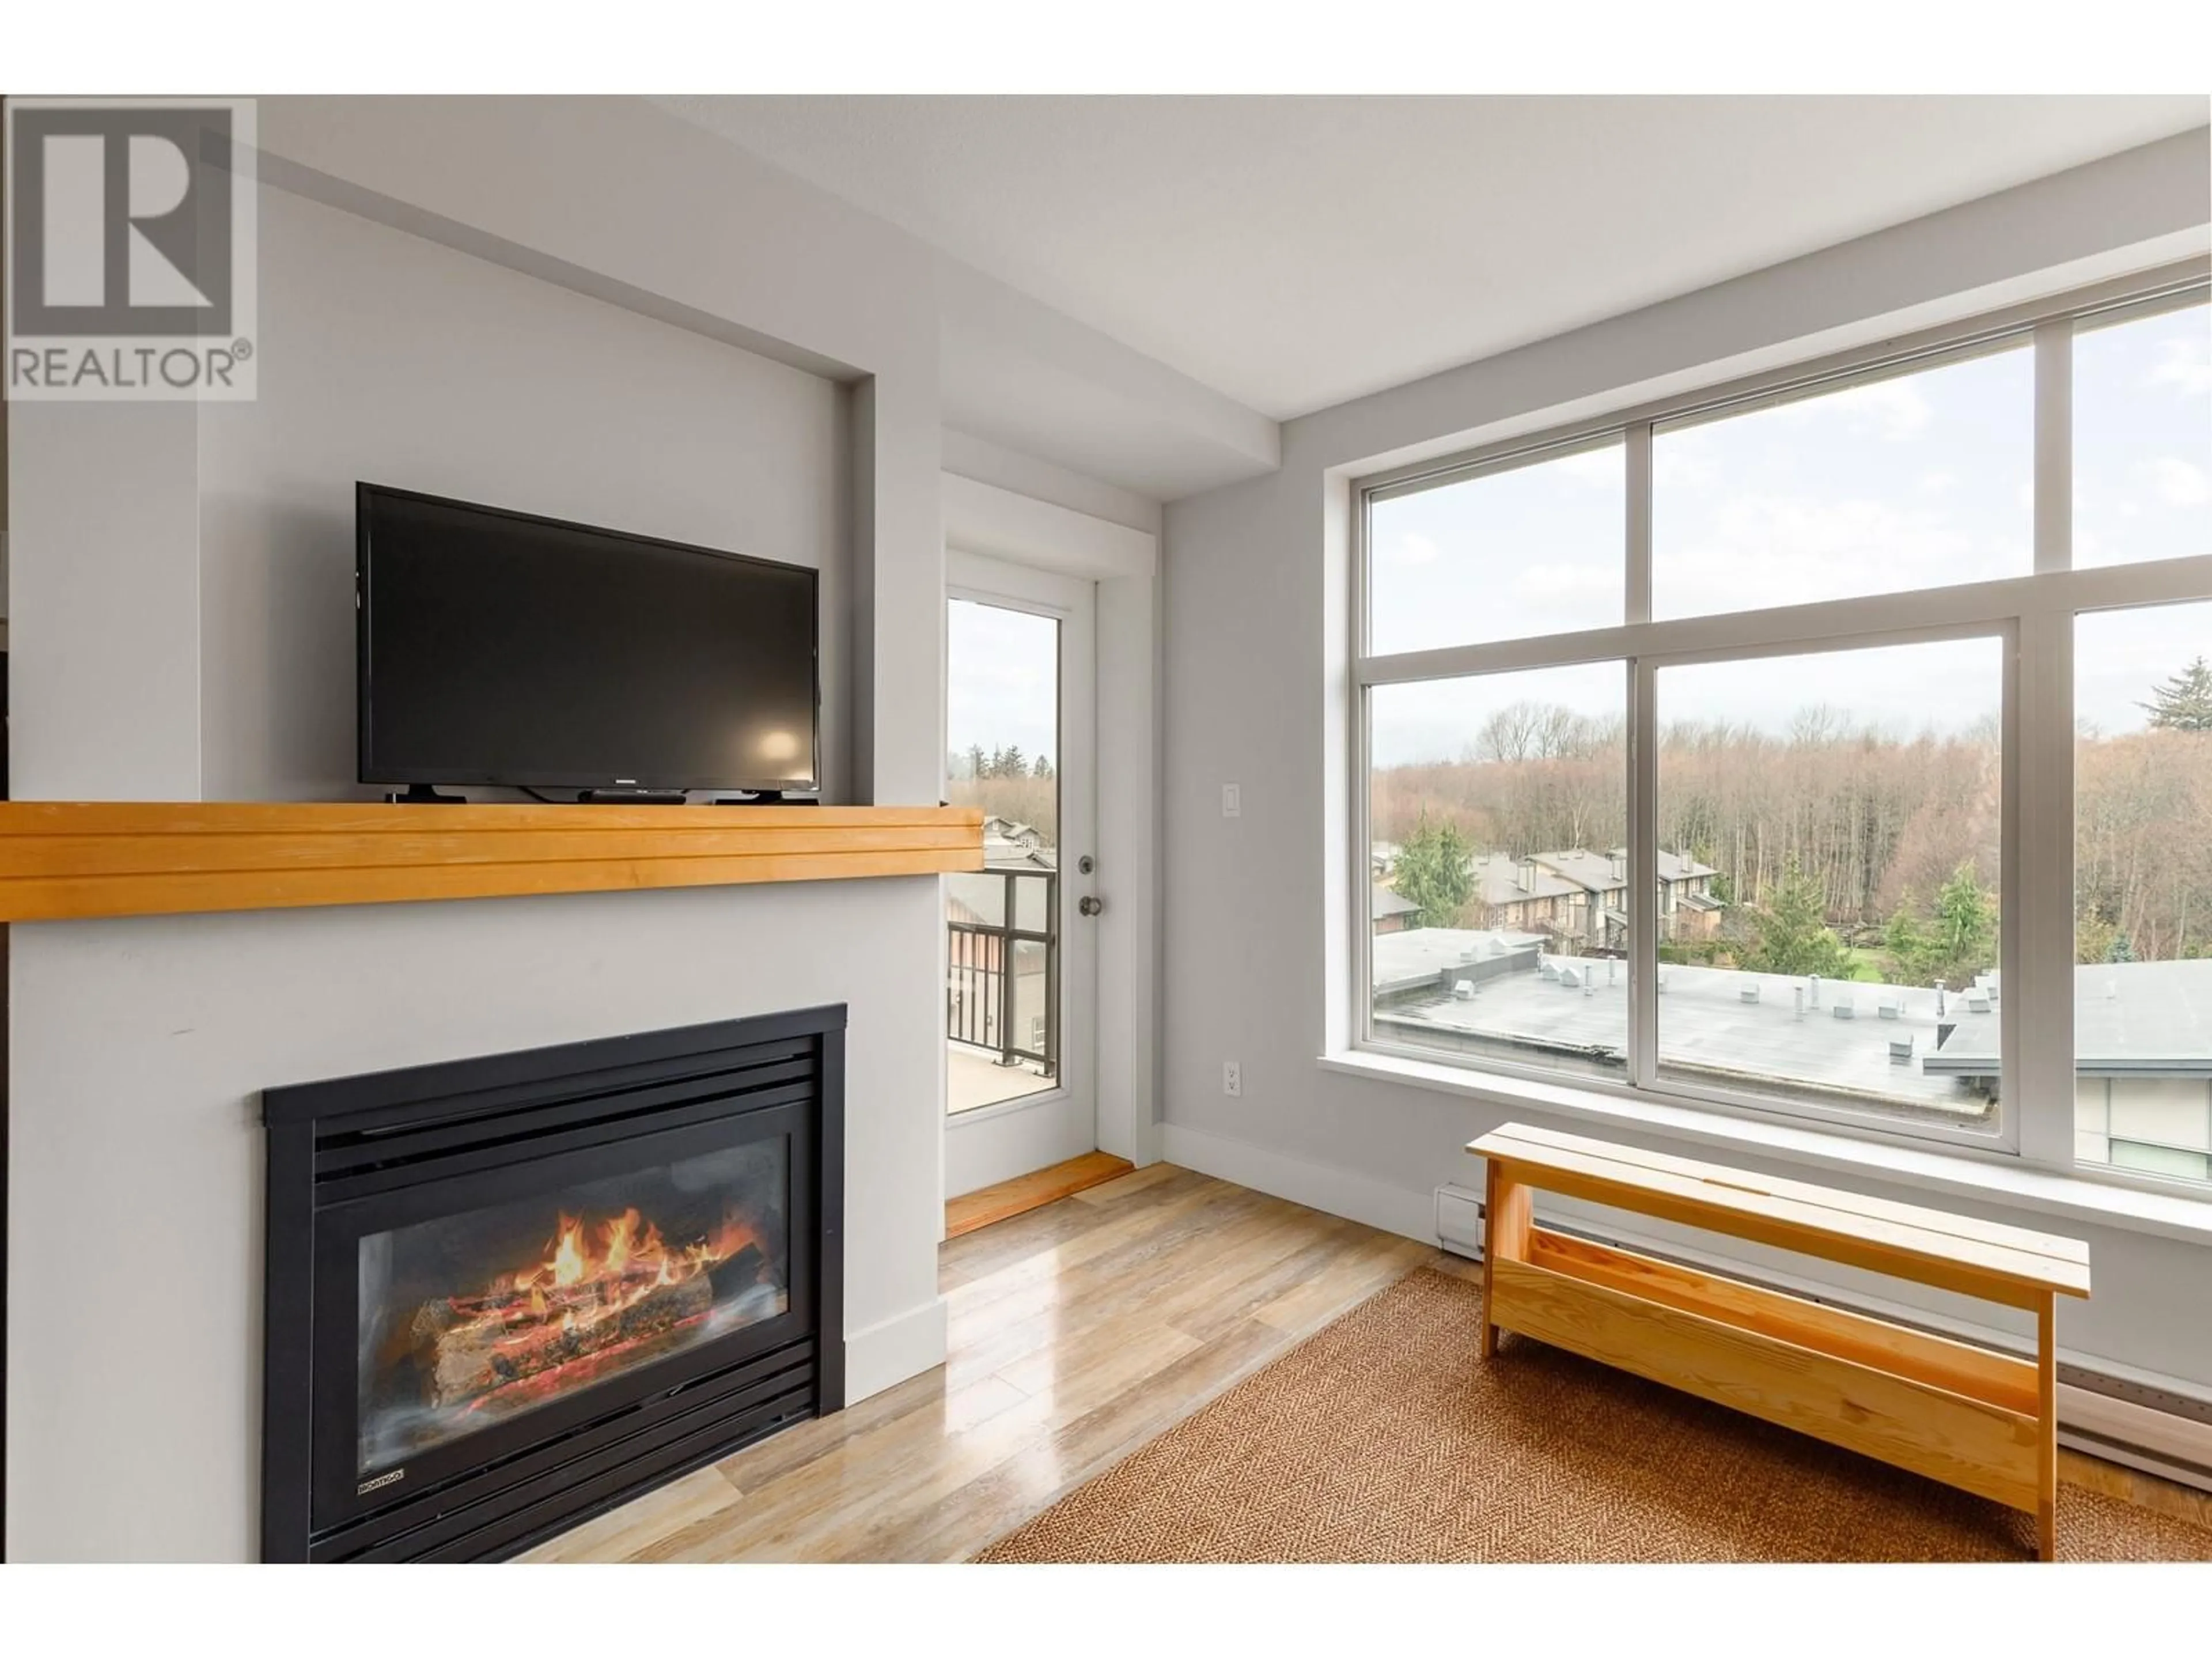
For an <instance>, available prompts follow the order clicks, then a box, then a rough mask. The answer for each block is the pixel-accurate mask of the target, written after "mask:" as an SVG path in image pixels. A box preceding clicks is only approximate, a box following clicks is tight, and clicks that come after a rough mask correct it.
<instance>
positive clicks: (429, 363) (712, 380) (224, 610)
mask: <svg viewBox="0 0 2212 1659" xmlns="http://www.w3.org/2000/svg"><path fill="white" fill-rule="evenodd" d="M260 247H261V259H260V263H261V276H262V299H261V333H262V339H263V350H262V367H263V373H264V380H263V382H262V386H261V396H260V398H259V400H258V402H254V403H249V404H209V405H207V406H206V407H205V408H204V409H203V410H201V412H200V429H199V459H198V489H199V547H200V557H199V571H200V590H199V609H200V639H201V650H202V654H203V664H204V672H203V678H202V689H201V701H200V710H199V715H200V726H201V733H202V750H201V753H202V760H201V766H202V793H204V795H205V796H206V797H207V798H208V799H213V800H265V799H302V800H335V799H345V798H346V797H347V796H348V795H349V794H356V793H358V794H369V793H374V792H371V791H366V790H362V789H360V788H359V787H358V786H356V784H355V783H354V781H353V779H354V673H353V649H354V644H353V641H354V629H353V598H352V595H353V564H354V540H353V484H354V481H355V480H356V478H364V479H368V480H369V481H370V482H372V483H391V484H397V485H399V486H401V487H402V488H404V489H422V490H428V491H429V492H430V493H431V494H433V495H456V496H459V497H462V498H464V499H466V500H470V501H486V502H489V503H491V504H493V505H495V506H500V507H514V508H516V509H518V510H520V511H522V512H526V513H544V514H546V515H548V516H550V517H553V518H558V519H574V520H582V521H584V522H586V523H592V524H603V525H607V526H612V527H614V528H617V529H621V530H629V531H635V532H640V533H642V534H646V535H652V536H665V537H667V538H671V540H675V541H683V542H691V543H696V544H700V545H702V546H707V547H714V548H720V549H723V550H728V551H731V552H736V553H748V554H753V555H756V556H759V557H763V558H769V559H780V560H782V561H784V562H787V563H793V564H805V565H811V566H814V567H815V568H818V569H820V570H822V571H823V581H824V592H823V647H824V657H825V660H824V661H823V674H822V681H823V694H824V696H823V701H824V711H823V712H824V723H825V730H824V740H825V744H824V746H825V757H824V758H825V782H826V783H828V784H829V788H828V790H827V793H828V795H829V799H849V794H848V789H849V783H848V776H847V775H848V766H847V761H848V752H849V746H850V744H849V714H850V707H851V696H850V692H849V686H848V674H847V661H848V643H849V642H848V626H849V621H850V618H849V617H848V614H847V608H848V598H849V586H850V584H849V580H848V571H849V566H850V560H849V558H848V554H847V549H846V538H847V529H846V524H845V517H846V513H847V510H848V498H849V489H848V475H847V466H846V460H847V455H848V442H847V435H846V430H845V427H846V422H845V420H844V417H843V412H842V411H843V405H844V403H845V402H846V399H845V398H843V396H842V393H841V391H840V388H839V387H838V386H836V384H834V383H833V382H831V381H829V380H824V379H823V378H822V377H820V376H819V375H815V374H806V373H805V372H803V371H801V370H799V369H797V368H787V367H786V366H785V365H783V364H781V363H776V362H769V360H767V359H766V358H764V357H760V356H754V355H753V354H751V353H750V352H744V351H739V350H737V349H733V348H732V347H729V346H726V345H723V344H720V343H716V342H714V341H710V340H702V339H701V338H700V337H698V336H697V335H696V334H692V333H689V332H687V331H684V330H682V329H678V328H675V327H671V326H670V325H667V324H665V323H660V322H655V321H653V320H651V319H647V318H644V317H641V316H638V315H636V314H635V313H631V312H629V311H624V310H623V309H621V308H619V307H615V306H611V305H608V304H605V303H604V302H603V301H597V300H592V299H586V298H585V297H583V296H582V295H576V294H572V293H569V292H567V291H565V290H563V289H558V288H555V287H553V286H551V285H550V284H549V283H541V282H538V281H536V280H534V279H532V278H531V277H529V276H522V275H520V274H519V273H517V272H515V271H512V270H504V269H501V267H499V266H497V265H494V264H487V263H486V262H484V261H483V260H481V259H477V258H471V257H470V256H469V255H467V254H465V253H459V252H453V251H452V250H450V249H447V248H444V247H441V246H437V245H436V244H435V243H432V242H427V241H424V240H421V239H419V238H416V237H413V236H407V235H402V234H396V233H394V232H392V231H391V230H387V229H386V228H383V227H381V226H379V225H374V224H371V223H369V222H367V221H365V220H362V219H360V218H356V216H353V215H352V214H349V213H343V212H340V211H338V210H335V209H332V208H328V207H325V206H322V205H321V204H318V203H314V202H309V201H304V200H302V199H301V197H296V196H293V195H289V194H288V193H286V192H285V191H280V190H266V191H263V192H262V204H261V221H260Z"/></svg>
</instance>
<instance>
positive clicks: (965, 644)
mask: <svg viewBox="0 0 2212 1659" xmlns="http://www.w3.org/2000/svg"><path fill="white" fill-rule="evenodd" d="M971 744H981V745H982V748H983V752H984V753H985V754H987V755H991V754H996V753H997V752H998V751H999V750H1001V749H1003V748H1005V747H1006V745H1007V744H1017V745H1018V746H1019V747H1020V749H1021V751H1022V753H1023V754H1024V756H1026V757H1028V758H1029V760H1030V763H1031V764H1035V763H1036V757H1038V756H1039V755H1040V754H1044V755H1049V756H1051V757H1052V758H1053V760H1054V763H1057V762H1058V761H1059V759H1060V624H1059V623H1057V622H1056V621H1054V619H1053V618H1052V617H1039V616H1036V615H1034V614H1032V613H1030V612H1029V611H1009V610H1005V609H1002V608H1001V607H1000V606H998V605H978V604H976V603H975V602H974V601H973V600H969V599H954V600H952V601H951V605H949V606H948V608H947V616H946V654H945V748H946V749H947V750H948V751H949V752H951V753H952V754H955V755H964V754H965V753H967V752H968V750H969V746H970V745H971Z"/></svg>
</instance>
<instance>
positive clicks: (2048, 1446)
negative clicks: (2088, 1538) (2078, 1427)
mask: <svg viewBox="0 0 2212 1659" xmlns="http://www.w3.org/2000/svg"><path fill="white" fill-rule="evenodd" d="M2035 1366H2036V1375H2037V1380H2038V1384H2039V1387H2038V1391H2037V1392H2038V1400H2039V1405H2040V1407H2041V1410H2042V1413H2043V1418H2042V1421H2041V1422H2040V1423H2039V1425H2037V1430H2036V1460H2037V1466H2036V1510H2035V1553H2036V1555H2037V1557H2038V1558H2039V1559H2041V1560H2045V1561H2055V1560H2057V1559H2058V1298H2057V1296H2055V1295H2051V1296H2046V1297H2044V1298H2043V1306H2042V1307H2041V1308H2039V1310H2037V1313H2036V1335H2035Z"/></svg>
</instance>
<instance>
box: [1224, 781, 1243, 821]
mask: <svg viewBox="0 0 2212 1659" xmlns="http://www.w3.org/2000/svg"><path fill="white" fill-rule="evenodd" d="M1243 814H1244V792H1243V790H1241V789H1239V788H1238V787H1237V786H1236V785H1235V784H1233V783H1225V784H1223V785H1222V786H1221V816H1222V817H1225V818H1234V817H1243Z"/></svg>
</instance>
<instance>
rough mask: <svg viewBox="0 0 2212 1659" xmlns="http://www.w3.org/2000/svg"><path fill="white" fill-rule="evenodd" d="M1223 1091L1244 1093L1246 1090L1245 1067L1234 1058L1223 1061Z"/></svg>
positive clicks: (1224, 1092)
mask: <svg viewBox="0 0 2212 1659" xmlns="http://www.w3.org/2000/svg"><path fill="white" fill-rule="evenodd" d="M1221 1092H1222V1093H1223V1094H1225V1095H1242V1094H1243V1092H1244V1068H1243V1066H1239V1065H1238V1064H1237V1062H1236V1061H1235V1060H1223V1061H1222V1062H1221Z"/></svg>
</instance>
